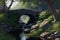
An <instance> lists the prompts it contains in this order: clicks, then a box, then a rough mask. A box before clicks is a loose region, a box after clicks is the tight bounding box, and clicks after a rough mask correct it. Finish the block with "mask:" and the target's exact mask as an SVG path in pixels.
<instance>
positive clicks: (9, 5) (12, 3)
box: [8, 0, 14, 10]
mask: <svg viewBox="0 0 60 40" xmlns="http://www.w3.org/2000/svg"><path fill="white" fill-rule="evenodd" d="M13 2H14V0H12V1H11V4H10V5H9V7H8V10H9V9H10V8H11V6H12V4H13Z"/></svg>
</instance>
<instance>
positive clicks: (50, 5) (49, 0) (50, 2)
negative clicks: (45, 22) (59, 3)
mask: <svg viewBox="0 0 60 40" xmlns="http://www.w3.org/2000/svg"><path fill="white" fill-rule="evenodd" d="M44 1H45V2H47V3H48V8H49V9H50V12H51V13H52V16H53V19H54V22H56V21H57V15H56V10H55V8H54V7H53V5H52V4H53V3H52V1H51V0H44Z"/></svg>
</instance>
